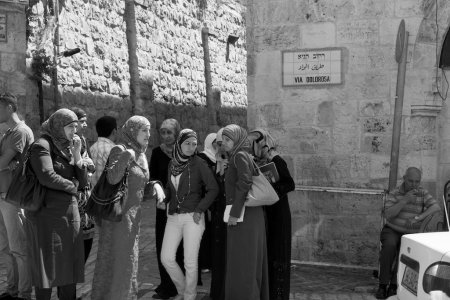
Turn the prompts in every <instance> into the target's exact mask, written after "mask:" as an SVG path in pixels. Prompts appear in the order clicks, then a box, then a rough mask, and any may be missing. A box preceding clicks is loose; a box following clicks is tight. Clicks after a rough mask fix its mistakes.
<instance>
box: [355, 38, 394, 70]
mask: <svg viewBox="0 0 450 300" xmlns="http://www.w3.org/2000/svg"><path fill="white" fill-rule="evenodd" d="M348 51H349V54H348V55H349V59H348V62H349V63H348V72H350V73H364V72H366V71H367V70H378V71H383V70H386V69H390V70H397V66H398V65H397V63H396V61H395V57H394V53H395V52H394V46H393V45H384V46H378V47H360V46H358V47H356V46H355V47H349V48H348Z"/></svg>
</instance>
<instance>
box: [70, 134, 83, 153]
mask: <svg viewBox="0 0 450 300" xmlns="http://www.w3.org/2000/svg"><path fill="white" fill-rule="evenodd" d="M70 146H71V149H70V150H72V154H73V155H77V154H80V152H81V139H80V137H79V136H78V135H74V137H73V139H72V143H71V145H70Z"/></svg>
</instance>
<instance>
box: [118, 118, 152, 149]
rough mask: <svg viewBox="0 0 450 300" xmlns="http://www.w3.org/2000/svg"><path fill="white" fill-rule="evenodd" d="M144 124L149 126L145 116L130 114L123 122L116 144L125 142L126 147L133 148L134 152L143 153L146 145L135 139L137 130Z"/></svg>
mask: <svg viewBox="0 0 450 300" xmlns="http://www.w3.org/2000/svg"><path fill="white" fill-rule="evenodd" d="M145 126H150V122H149V121H148V120H147V118H145V117H142V116H132V117H131V118H129V119H128V120H127V121H126V122H125V124H123V126H122V128H121V132H120V137H119V142H118V144H125V145H126V146H127V147H129V148H131V149H133V150H134V151H135V152H136V154H141V153H145V151H146V150H147V145H145V146H142V145H141V144H139V143H138V141H137V136H138V133H139V130H140V129H141V128H142V127H145Z"/></svg>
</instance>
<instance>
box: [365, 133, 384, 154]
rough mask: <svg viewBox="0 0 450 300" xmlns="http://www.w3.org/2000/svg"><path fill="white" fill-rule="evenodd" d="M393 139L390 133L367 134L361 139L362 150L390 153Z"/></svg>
mask: <svg viewBox="0 0 450 300" xmlns="http://www.w3.org/2000/svg"><path fill="white" fill-rule="evenodd" d="M391 141H392V136H390V135H384V134H365V135H364V136H363V138H362V141H361V152H362V153H378V154H385V155H388V154H390V152H391Z"/></svg>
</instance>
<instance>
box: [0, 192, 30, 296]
mask: <svg viewBox="0 0 450 300" xmlns="http://www.w3.org/2000/svg"><path fill="white" fill-rule="evenodd" d="M24 222H25V217H24V215H23V213H22V210H21V209H20V208H18V207H16V206H14V205H12V204H10V203H8V202H5V201H4V200H3V199H2V198H1V197H0V255H2V256H3V258H4V261H5V267H6V284H7V287H6V292H8V293H9V294H11V295H13V296H16V295H18V296H19V297H22V298H25V299H31V272H30V269H29V267H30V266H29V263H28V255H27V239H26V235H25V229H24ZM0 293H1V292H0Z"/></svg>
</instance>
